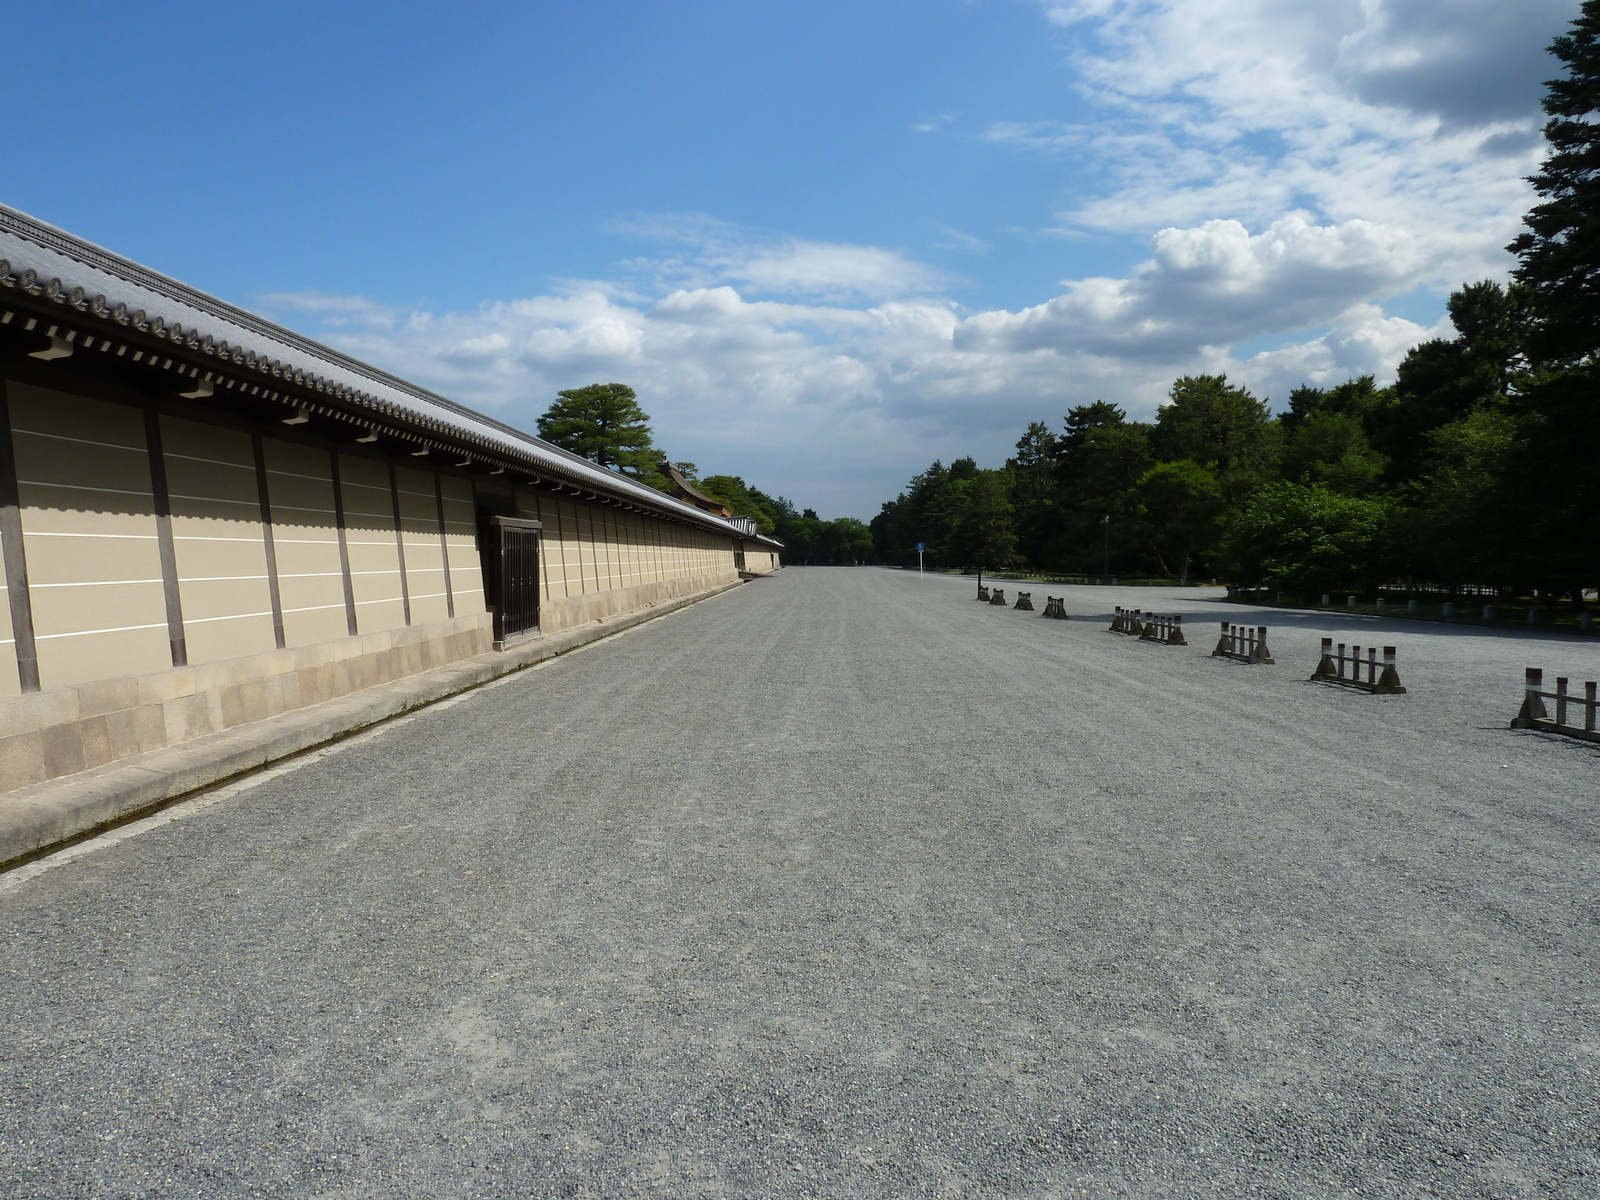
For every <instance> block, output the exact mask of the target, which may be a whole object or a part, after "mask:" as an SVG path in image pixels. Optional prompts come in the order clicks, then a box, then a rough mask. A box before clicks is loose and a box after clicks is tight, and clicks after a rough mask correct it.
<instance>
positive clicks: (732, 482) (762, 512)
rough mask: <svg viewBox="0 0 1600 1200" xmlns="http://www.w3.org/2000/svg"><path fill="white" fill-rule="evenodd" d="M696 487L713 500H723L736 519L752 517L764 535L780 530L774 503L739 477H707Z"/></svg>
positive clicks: (696, 483)
mask: <svg viewBox="0 0 1600 1200" xmlns="http://www.w3.org/2000/svg"><path fill="white" fill-rule="evenodd" d="M695 487H697V488H698V489H699V490H700V491H701V492H702V493H704V494H705V495H707V496H710V497H711V498H712V499H713V500H721V501H722V502H723V503H724V504H726V505H727V506H728V507H729V508H730V509H732V510H733V515H734V516H736V517H752V518H754V520H755V522H756V526H757V527H758V528H759V529H760V530H761V532H762V533H773V532H775V531H776V530H777V528H778V520H777V513H776V512H775V511H773V508H772V502H771V501H770V500H769V499H768V498H767V497H766V496H764V495H762V493H760V492H758V491H756V490H755V489H753V488H751V487H750V486H749V485H748V484H746V483H745V481H744V480H743V479H741V478H740V477H739V476H737V475H707V476H706V477H705V478H704V479H700V480H696V482H695Z"/></svg>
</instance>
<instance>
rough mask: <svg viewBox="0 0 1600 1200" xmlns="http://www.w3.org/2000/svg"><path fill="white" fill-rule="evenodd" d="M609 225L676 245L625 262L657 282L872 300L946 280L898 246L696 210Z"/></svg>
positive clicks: (937, 286)
mask: <svg viewBox="0 0 1600 1200" xmlns="http://www.w3.org/2000/svg"><path fill="white" fill-rule="evenodd" d="M611 229H612V231H613V232H616V233H624V234H631V235H634V236H637V237H644V238H649V239H651V240H654V241H658V242H662V243H665V244H667V245H669V246H671V247H673V248H674V249H675V250H676V253H674V254H671V255H668V256H657V257H645V258H638V259H633V260H631V261H630V262H628V263H626V264H625V265H626V266H627V267H628V268H629V269H630V270H632V271H635V272H638V273H640V274H643V275H648V276H652V277H654V278H655V280H656V281H657V283H658V284H676V285H678V286H687V287H692V286H706V285H710V284H716V283H721V282H725V281H728V282H733V283H740V284H743V285H745V286H746V288H747V289H748V290H750V291H753V292H760V293H765V294H767V295H775V296H807V297H815V298H824V299H832V300H852V299H856V300H858V299H871V300H877V299H885V298H888V297H892V296H907V295H918V294H926V293H931V292H936V291H939V290H940V289H943V288H945V287H948V286H949V285H950V284H951V283H952V282H954V281H953V280H952V279H951V277H950V276H948V275H947V274H945V273H944V272H943V271H940V270H938V269H936V268H934V267H930V266H928V265H926V264H924V263H919V262H917V261H916V260H915V259H913V258H910V257H909V256H907V255H906V254H904V253H903V252H901V251H899V250H887V249H884V248H882V247H879V246H858V245H850V244H847V243H842V242H818V241H810V240H807V239H804V238H793V237H779V236H773V235H771V234H764V233H762V232H760V231H757V230H752V229H748V228H745V227H743V226H739V225H734V224H731V223H729V222H726V221H719V220H717V219H716V218H714V217H708V216H704V215H702V214H687V215H675V216H665V217H649V218H639V217H636V218H633V219H632V220H629V221H618V222H613V223H612V225H611Z"/></svg>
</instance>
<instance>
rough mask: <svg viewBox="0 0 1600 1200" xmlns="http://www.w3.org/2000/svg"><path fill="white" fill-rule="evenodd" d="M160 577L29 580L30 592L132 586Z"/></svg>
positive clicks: (158, 581)
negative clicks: (53, 581)
mask: <svg viewBox="0 0 1600 1200" xmlns="http://www.w3.org/2000/svg"><path fill="white" fill-rule="evenodd" d="M161 582H162V580H160V579H82V580H78V581H76V582H74V583H35V582H34V581H33V580H31V579H30V580H28V590H29V591H30V592H33V591H39V590H40V589H42V588H69V587H130V586H132V585H133V584H136V583H161Z"/></svg>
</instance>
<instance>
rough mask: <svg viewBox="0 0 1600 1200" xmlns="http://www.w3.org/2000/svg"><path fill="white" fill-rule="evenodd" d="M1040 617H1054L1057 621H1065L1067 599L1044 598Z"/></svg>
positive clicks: (1061, 597)
mask: <svg viewBox="0 0 1600 1200" xmlns="http://www.w3.org/2000/svg"><path fill="white" fill-rule="evenodd" d="M1040 615H1041V616H1046V617H1054V618H1055V619H1056V620H1058V621H1065V620H1066V619H1067V598H1066V597H1065V596H1046V597H1045V598H1044V612H1043V613H1042V614H1040Z"/></svg>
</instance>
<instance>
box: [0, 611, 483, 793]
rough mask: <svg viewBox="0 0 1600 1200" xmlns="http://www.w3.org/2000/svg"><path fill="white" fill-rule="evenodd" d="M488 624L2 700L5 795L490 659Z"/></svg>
mask: <svg viewBox="0 0 1600 1200" xmlns="http://www.w3.org/2000/svg"><path fill="white" fill-rule="evenodd" d="M491 640H492V632H491V629H490V619H489V617H488V616H487V615H479V616H471V617H457V618H454V619H452V620H445V621H436V622H432V623H429V624H425V625H412V626H408V627H405V628H401V629H390V630H385V631H384V632H381V633H371V634H363V635H359V636H357V637H353V638H341V639H339V640H337V641H331V642H321V643H318V644H316V645H311V646H300V647H297V648H295V649H293V650H276V651H273V652H271V653H269V654H252V655H247V656H244V657H242V658H233V659H226V660H224V661H222V662H214V663H207V664H204V665H202V666H194V667H178V668H176V669H173V670H168V671H157V672H155V673H153V674H149V675H133V676H127V677H124V678H122V679H106V680H100V681H97V682H94V683H85V684H80V685H78V686H76V687H67V688H56V689H53V690H51V691H47V692H35V693H31V694H28V695H22V696H8V697H5V698H4V699H0V791H10V790H11V789H13V788H19V787H23V786H25V785H27V784H31V783H39V782H41V781H43V780H46V779H54V778H56V777H58V776H61V775H70V774H73V773H74V772H77V771H84V770H87V769H89V768H90V767H97V766H100V765H102V764H103V763H108V762H112V761H113V760H116V759H121V758H128V757H130V756H132V755H135V754H141V753H144V752H146V751H150V750H159V749H161V748H162V747H165V746H174V745H178V744H179V743H181V742H187V741H191V740H193V739H194V738H198V737H203V736H205V735H206V734H208V733H216V732H218V731H220V730H223V729H229V728H232V727H233V726H236V725H243V724H246V723H248V722H251V721H261V720H265V719H266V718H268V717H275V716H278V715H279V714H280V713H285V712H288V711H290V710H292V709H297V708H304V707H306V706H307V705H311V704H318V703H321V702H322V701H324V700H332V699H335V698H337V697H339V696H344V695H348V694H349V693H351V692H358V691H361V690H362V689H363V688H370V687H376V686H378V685H380V684H384V683H390V682H392V681H394V680H396V679H401V678H403V677H405V676H407V675H416V674H418V673H420V672H422V671H427V670H431V669H432V668H434V667H441V666H444V665H446V664H448V663H452V662H456V661H457V660H459V659H464V658H472V657H473V656H474V655H478V654H483V653H485V652H486V651H488V650H489V648H490V644H491Z"/></svg>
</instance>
